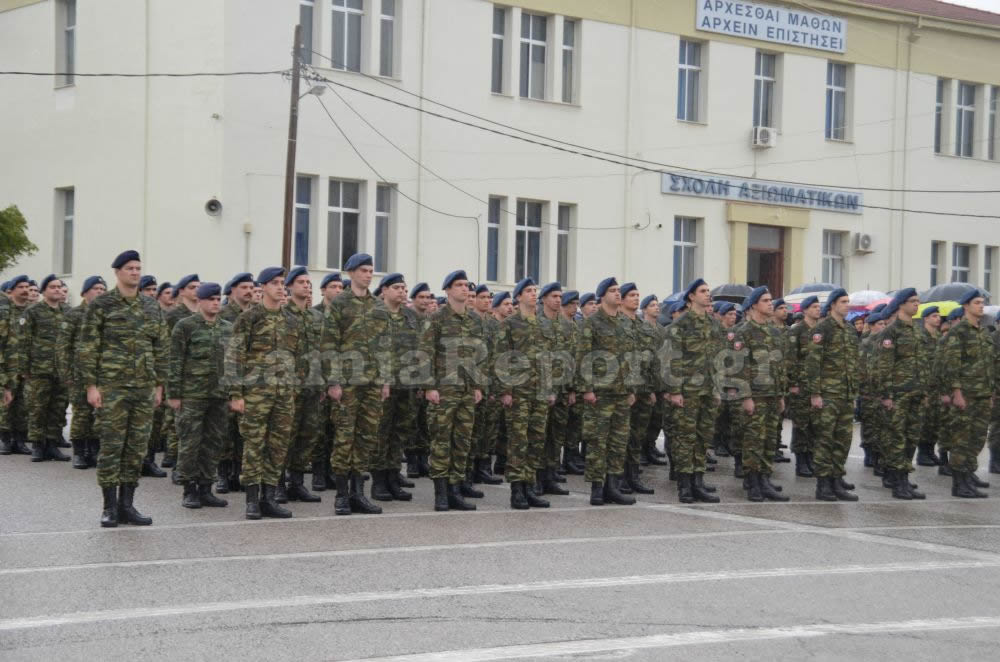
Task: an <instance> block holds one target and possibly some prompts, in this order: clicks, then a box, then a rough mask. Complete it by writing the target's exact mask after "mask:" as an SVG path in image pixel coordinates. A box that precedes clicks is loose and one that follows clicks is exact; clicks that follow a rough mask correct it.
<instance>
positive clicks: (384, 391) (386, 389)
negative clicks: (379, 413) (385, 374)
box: [382, 384, 389, 402]
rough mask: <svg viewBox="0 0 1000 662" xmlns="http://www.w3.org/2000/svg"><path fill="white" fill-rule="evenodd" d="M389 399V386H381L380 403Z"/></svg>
mask: <svg viewBox="0 0 1000 662" xmlns="http://www.w3.org/2000/svg"><path fill="white" fill-rule="evenodd" d="M388 399H389V385H388V384H382V401H383V402H385V401H386V400H388Z"/></svg>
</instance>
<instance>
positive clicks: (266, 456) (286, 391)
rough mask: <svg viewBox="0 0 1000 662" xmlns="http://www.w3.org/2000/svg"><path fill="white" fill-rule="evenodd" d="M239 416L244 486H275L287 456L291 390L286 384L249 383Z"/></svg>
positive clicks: (293, 398) (291, 406)
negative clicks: (243, 406) (241, 413)
mask: <svg viewBox="0 0 1000 662" xmlns="http://www.w3.org/2000/svg"><path fill="white" fill-rule="evenodd" d="M243 402H244V404H245V411H244V413H243V415H242V416H241V417H240V436H241V437H242V438H243V467H242V474H241V475H240V482H241V483H242V484H244V485H258V484H263V485H277V484H278V479H279V478H280V477H281V472H282V471H283V470H284V468H285V461H286V459H287V457H288V445H289V440H290V439H291V434H292V414H293V409H294V407H295V392H294V390H293V389H292V388H291V387H287V386H259V387H254V386H250V387H247V388H246V389H245V392H244V395H243Z"/></svg>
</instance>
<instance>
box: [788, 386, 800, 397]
mask: <svg viewBox="0 0 1000 662" xmlns="http://www.w3.org/2000/svg"><path fill="white" fill-rule="evenodd" d="M788 392H789V393H791V394H792V395H798V394H799V387H798V386H792V387H790V388H789V389H788Z"/></svg>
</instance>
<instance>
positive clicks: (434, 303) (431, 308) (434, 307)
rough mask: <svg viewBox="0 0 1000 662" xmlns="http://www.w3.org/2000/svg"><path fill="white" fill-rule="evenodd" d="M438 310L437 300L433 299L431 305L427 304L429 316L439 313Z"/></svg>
mask: <svg viewBox="0 0 1000 662" xmlns="http://www.w3.org/2000/svg"><path fill="white" fill-rule="evenodd" d="M437 309H438V302H437V299H432V300H431V301H430V302H429V303H428V304H427V314H428V315H433V314H434V313H436V312H437Z"/></svg>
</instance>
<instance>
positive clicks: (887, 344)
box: [882, 338, 892, 349]
mask: <svg viewBox="0 0 1000 662" xmlns="http://www.w3.org/2000/svg"><path fill="white" fill-rule="evenodd" d="M882 346H883V347H885V348H886V349H889V348H890V347H892V339H891V338H886V339H885V340H883V341H882Z"/></svg>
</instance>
